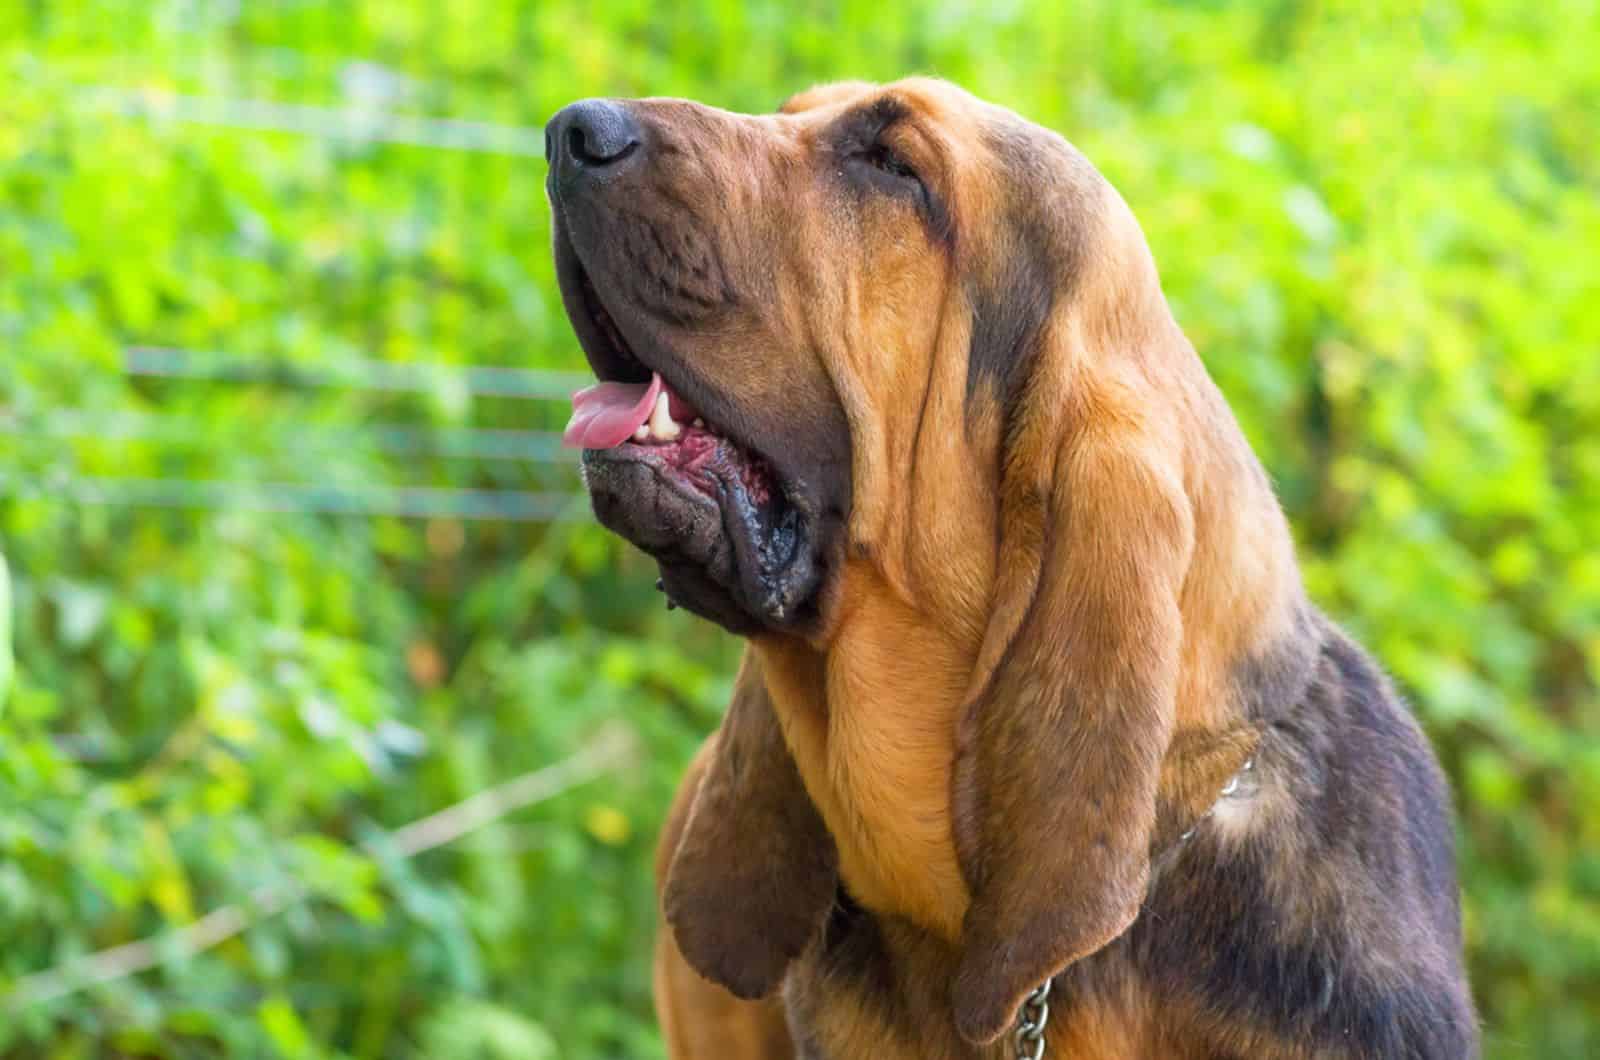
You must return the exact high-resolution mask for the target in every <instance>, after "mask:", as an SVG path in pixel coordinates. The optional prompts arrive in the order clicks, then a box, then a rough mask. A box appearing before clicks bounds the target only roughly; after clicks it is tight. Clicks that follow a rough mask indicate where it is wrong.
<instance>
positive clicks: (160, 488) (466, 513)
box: [0, 474, 584, 523]
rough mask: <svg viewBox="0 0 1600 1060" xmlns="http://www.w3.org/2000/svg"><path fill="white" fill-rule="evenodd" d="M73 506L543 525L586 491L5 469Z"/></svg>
mask: <svg viewBox="0 0 1600 1060" xmlns="http://www.w3.org/2000/svg"><path fill="white" fill-rule="evenodd" d="M3 496H10V497H16V498H22V499H29V500H47V501H63V502H67V503H71V504H89V505H112V506H117V505H122V506H129V507H144V508H215V509H221V510H228V511H252V512H280V513H294V512H304V513H311V514H319V515H352V516H393V517H395V518H402V519H462V520H474V521H478V520H498V521H502V522H524V523H545V522H557V521H566V520H569V519H576V518H581V517H582V515H583V511H584V508H583V494H581V493H578V492H572V493H562V492H532V491H523V490H488V489H443V488H437V487H431V486H328V485H306V484H302V483H293V482H261V483H247V482H238V481H222V480H216V479H166V478H117V477H105V476H96V475H59V476H49V477H48V478H47V479H46V480H45V481H25V480H23V479H22V478H21V477H20V476H18V475H14V474H10V475H0V497H3Z"/></svg>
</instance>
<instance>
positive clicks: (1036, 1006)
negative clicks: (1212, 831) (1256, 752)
mask: <svg viewBox="0 0 1600 1060" xmlns="http://www.w3.org/2000/svg"><path fill="white" fill-rule="evenodd" d="M1255 767H1256V760H1255V758H1254V756H1252V757H1250V758H1247V759H1245V763H1244V765H1242V766H1240V767H1239V772H1237V773H1235V774H1234V775H1233V776H1231V777H1229V778H1228V782H1227V783H1226V784H1224V785H1223V786H1222V790H1221V791H1220V792H1218V793H1217V802H1214V803H1212V804H1211V808H1210V809H1208V810H1206V812H1205V813H1203V814H1201V815H1200V820H1198V821H1196V822H1195V823H1194V824H1192V825H1190V826H1189V830H1188V831H1186V832H1184V833H1183V834H1182V835H1180V836H1179V837H1178V842H1179V843H1180V844H1182V843H1187V842H1188V841H1189V840H1190V839H1191V838H1192V837H1193V836H1194V833H1195V829H1197V828H1199V827H1200V825H1201V824H1202V823H1203V822H1204V821H1205V820H1207V819H1208V818H1209V817H1210V816H1211V815H1212V814H1213V813H1215V812H1216V810H1217V803H1220V802H1221V801H1222V800H1223V799H1229V798H1232V797H1233V796H1234V795H1237V794H1238V793H1239V787H1240V784H1241V783H1242V782H1243V781H1244V779H1245V777H1246V776H1247V775H1248V774H1249V773H1250V772H1251V771H1253V770H1254V769H1255ZM1054 985H1055V980H1054V979H1046V980H1045V981H1044V982H1042V983H1040V984H1039V986H1038V988H1037V989H1035V990H1034V992H1033V993H1031V994H1029V995H1028V997H1027V1000H1025V1001H1023V1003H1022V1007H1021V1008H1020V1009H1018V1010H1017V1029H1016V1030H1015V1031H1013V1032H1012V1034H1011V1040H1012V1041H1013V1042H1014V1043H1016V1046H1017V1057H1016V1060H1043V1057H1044V1027H1045V1024H1047V1023H1049V1022H1050V988H1051V987H1052V986H1054Z"/></svg>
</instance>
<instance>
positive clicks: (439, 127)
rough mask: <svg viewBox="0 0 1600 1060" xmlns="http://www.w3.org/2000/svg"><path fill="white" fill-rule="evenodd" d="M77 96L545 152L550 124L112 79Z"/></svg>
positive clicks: (128, 107) (216, 123)
mask: <svg viewBox="0 0 1600 1060" xmlns="http://www.w3.org/2000/svg"><path fill="white" fill-rule="evenodd" d="M79 100H80V101H81V102H82V103H83V104H84V105H86V106H88V107H89V108H91V109H94V110H102V111H110V112H112V113H116V114H121V115H124V116H127V117H132V118H151V119H154V120H158V121H174V122H181V123H183V124H187V125H206V126H212V127H215V128H223V129H246V130H250V131H253V132H285V133H293V134H295V135H299V136H315V137H320V138H322V139H329V140H350V141H353V142H356V143H391V144H405V145H408V146H412V147H428V148H436V149H440V150H446V151H475V152H481V153H486V154H497V155H512V156H516V157H521V158H537V159H540V160H542V159H543V158H544V130H543V129H542V128H534V127H532V126H527V125H503V124H499V123H496V122H486V121H472V120H466V119H461V118H426V117H421V116H419V115H412V114H395V113H391V112H389V111H384V110H379V109H376V108H372V107H325V106H317V105H314V104H308V103H279V102H276V101H273V100H265V99H230V98H226V97H219V96H194V95H184V94H182V93H177V92H165V91H157V90H153V89H125V88H115V87H111V86H99V87H95V88H90V89H87V90H85V91H83V92H82V93H80V95H79Z"/></svg>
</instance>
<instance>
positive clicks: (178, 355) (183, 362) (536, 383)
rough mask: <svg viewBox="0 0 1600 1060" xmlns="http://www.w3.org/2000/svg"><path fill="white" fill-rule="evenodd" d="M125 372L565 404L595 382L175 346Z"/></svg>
mask: <svg viewBox="0 0 1600 1060" xmlns="http://www.w3.org/2000/svg"><path fill="white" fill-rule="evenodd" d="M122 367H123V371H124V372H126V373H127V374H128V375H134V376H168V377H172V378H178V379H210V380H217V381H219V382H233V383H241V382H246V383H271V384H276V385H279V386H304V387H352V388H356V389H363V390H389V391H413V392H421V393H430V392H435V391H437V390H439V389H440V388H442V387H444V386H447V385H449V384H450V383H451V382H455V383H458V384H459V385H460V386H461V387H462V388H463V389H465V390H466V392H467V393H469V394H472V395H475V396H480V397H510V398H527V399H530V400H565V399H566V398H568V397H570V396H571V395H572V392H573V391H574V390H578V389H581V388H583V387H585V386H589V385H591V384H593V383H594V377H593V376H590V375H588V374H586V373H582V372H557V371H548V370H544V369H538V368H515V367H511V366H509V365H482V364H479V365H449V364H421V363H415V362H407V361H380V360H374V359H370V358H351V359H347V360H341V361H332V362H328V363H326V364H320V365H314V364H303V363H300V362H297V361H288V360H283V359H281V358H280V359H268V358H263V357H240V356H236V355H231V354H225V353H215V352H211V351H202V350H189V349H181V348H179V347H173V346H132V347H129V348H128V349H127V350H125V351H123V362H122Z"/></svg>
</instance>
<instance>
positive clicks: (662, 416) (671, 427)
mask: <svg viewBox="0 0 1600 1060" xmlns="http://www.w3.org/2000/svg"><path fill="white" fill-rule="evenodd" d="M650 433H651V434H653V435H655V436H656V437H657V438H660V439H661V440H662V441H664V442H670V441H672V440H673V439H675V438H677V437H678V435H680V434H682V433H683V430H682V428H680V427H679V426H678V424H677V423H676V421H674V420H673V418H672V413H671V412H670V411H668V408H667V395H666V394H657V395H656V407H655V410H654V411H652V412H651V413H650Z"/></svg>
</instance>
